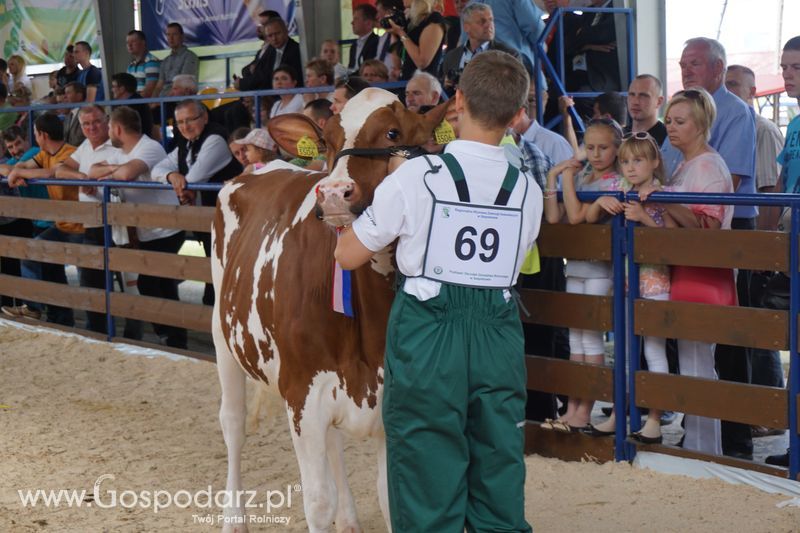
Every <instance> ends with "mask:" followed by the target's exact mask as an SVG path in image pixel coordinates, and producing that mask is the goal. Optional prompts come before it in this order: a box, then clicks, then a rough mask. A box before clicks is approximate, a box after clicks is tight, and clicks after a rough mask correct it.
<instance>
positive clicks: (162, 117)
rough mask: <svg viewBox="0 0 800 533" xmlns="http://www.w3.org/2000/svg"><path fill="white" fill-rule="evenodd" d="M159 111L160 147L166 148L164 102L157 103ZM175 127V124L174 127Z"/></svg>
mask: <svg viewBox="0 0 800 533" xmlns="http://www.w3.org/2000/svg"><path fill="white" fill-rule="evenodd" d="M158 106H159V109H160V110H161V146H164V147H166V146H167V113H166V109H167V107H166V106H165V105H164V102H159V103H158ZM175 126H176V127H177V124H176V125H175Z"/></svg>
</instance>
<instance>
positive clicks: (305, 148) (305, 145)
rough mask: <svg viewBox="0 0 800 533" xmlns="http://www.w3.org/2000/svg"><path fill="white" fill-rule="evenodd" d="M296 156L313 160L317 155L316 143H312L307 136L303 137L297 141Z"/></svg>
mask: <svg viewBox="0 0 800 533" xmlns="http://www.w3.org/2000/svg"><path fill="white" fill-rule="evenodd" d="M297 155H299V156H300V157H304V158H307V159H314V158H315V157H317V156H318V155H319V149H317V143H315V142H314V141H312V140H311V137H309V136H308V135H303V136H302V137H301V138H300V140H299V141H297Z"/></svg>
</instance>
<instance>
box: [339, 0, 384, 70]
mask: <svg viewBox="0 0 800 533" xmlns="http://www.w3.org/2000/svg"><path fill="white" fill-rule="evenodd" d="M377 17H378V11H377V10H376V9H375V8H374V7H372V6H371V5H370V4H361V5H359V6H356V7H355V8H354V9H353V21H352V22H351V26H352V27H353V34H355V36H356V37H357V39H356V42H354V43H353V44H352V45H350V61H349V62H348V63H347V70H348V71H349V72H356V71H357V70H358V69H359V68H360V67H361V63H363V62H364V61H366V60H367V59H374V58H375V57H376V56H377V55H378V41H379V40H380V37H378V36H377V35H376V34H375V33H373V32H372V30H373V29H375V22H376V21H377Z"/></svg>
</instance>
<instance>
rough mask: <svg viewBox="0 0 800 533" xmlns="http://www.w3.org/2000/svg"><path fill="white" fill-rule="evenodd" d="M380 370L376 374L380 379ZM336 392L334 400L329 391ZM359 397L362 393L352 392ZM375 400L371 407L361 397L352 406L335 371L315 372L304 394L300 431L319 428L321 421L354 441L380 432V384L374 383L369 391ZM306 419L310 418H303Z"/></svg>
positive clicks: (360, 391) (381, 393) (361, 391)
mask: <svg viewBox="0 0 800 533" xmlns="http://www.w3.org/2000/svg"><path fill="white" fill-rule="evenodd" d="M382 374H383V371H382V370H381V371H380V372H379V375H381V376H382ZM334 389H338V390H337V393H336V398H334V397H333V390H334ZM356 392H357V393H358V394H363V390H360V389H359V390H358V391H356ZM372 394H374V396H375V397H374V399H375V401H374V402H372V403H373V404H374V407H371V406H370V402H369V400H368V398H367V397H365V398H364V399H363V400H362V401H361V403H358V404H357V403H355V402H354V401H353V399H352V398H351V397H350V395H349V394H348V387H347V384H346V383H343V382H342V380H340V379H339V376H338V375H337V374H336V372H332V371H324V372H319V373H318V374H317V375H316V376H314V379H313V380H312V381H311V385H310V386H309V388H308V395H307V396H306V402H305V405H304V406H303V410H302V412H301V414H300V431H301V433H302V431H303V428H304V427H306V426H309V427H311V426H313V427H316V428H319V427H320V425H322V424H324V423H325V422H330V423H331V424H332V425H333V426H334V427H336V428H337V429H341V430H342V431H344V432H345V433H347V434H348V435H351V436H353V437H355V438H366V437H370V436H375V435H376V434H380V433H382V432H383V419H382V417H381V409H380V405H381V401H382V398H383V384H382V383H378V386H377V389H376V390H375V391H372ZM307 417H310V419H307Z"/></svg>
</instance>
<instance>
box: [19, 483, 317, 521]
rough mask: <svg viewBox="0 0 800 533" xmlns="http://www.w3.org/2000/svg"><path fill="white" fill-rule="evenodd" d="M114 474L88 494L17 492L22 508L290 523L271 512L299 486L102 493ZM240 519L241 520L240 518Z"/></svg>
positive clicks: (287, 501) (282, 505) (281, 506)
mask: <svg viewBox="0 0 800 533" xmlns="http://www.w3.org/2000/svg"><path fill="white" fill-rule="evenodd" d="M114 479H115V477H114V475H113V474H103V475H102V476H100V477H98V478H97V480H96V481H95V482H94V487H93V489H92V491H91V492H89V491H86V490H70V489H57V490H46V489H27V490H17V494H18V496H19V499H20V501H21V503H22V506H23V507H37V506H41V505H43V506H45V507H50V508H56V507H62V506H65V507H79V508H100V509H113V508H117V507H122V508H126V509H135V508H139V509H152V511H153V513H158V512H160V511H162V510H164V509H169V508H171V507H176V508H179V509H189V508H193V509H200V510H212V509H222V508H225V507H238V508H243V509H248V510H249V509H257V510H258V512H260V513H264V514H261V515H255V514H253V515H246V516H245V517H244V519H245V520H246V521H248V522H250V523H270V524H286V525H288V524H289V520H290V518H291V517H289V516H277V515H274V514H273V513H275V512H279V511H282V510H287V509H290V508H291V507H292V495H293V494H294V493H297V492H300V491H301V490H302V487H301V486H300V485H299V484H296V485H286V487H285V488H283V489H278V490H266V491H257V490H240V491H227V490H217V491H215V490H213V489H212V487H211V485H208V487H206V488H205V489H202V490H198V491H188V490H177V491H168V490H162V489H149V490H148V489H145V490H122V491H119V490H116V489H108V490H104V489H103V487H102V485H103V482H104V481H106V480H110V481H113V480H114ZM192 516H193V519H194V521H195V523H220V522H226V521H228V519H227V517H224V516H223V515H221V514H220V515H217V514H211V513H206V514H196V515H192ZM239 520H240V521H241V520H242V519H241V518H240V519H239Z"/></svg>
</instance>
